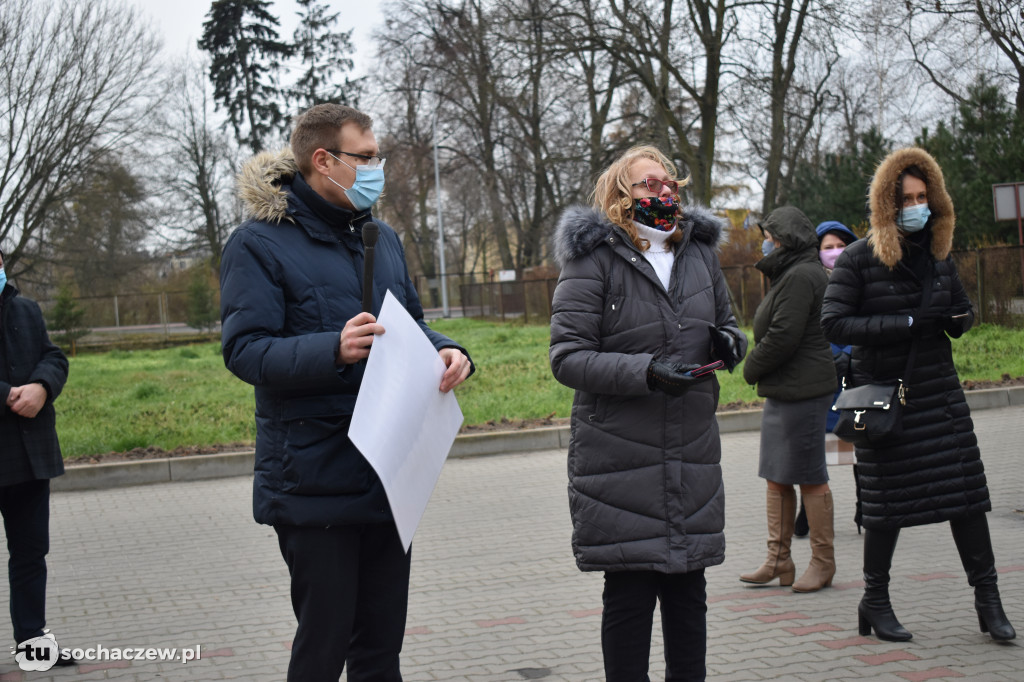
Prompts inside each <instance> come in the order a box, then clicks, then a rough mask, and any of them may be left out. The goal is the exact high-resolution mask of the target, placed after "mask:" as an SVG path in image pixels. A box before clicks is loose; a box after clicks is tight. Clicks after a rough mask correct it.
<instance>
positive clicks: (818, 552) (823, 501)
mask: <svg viewBox="0 0 1024 682" xmlns="http://www.w3.org/2000/svg"><path fill="white" fill-rule="evenodd" d="M804 508H805V509H806V510H807V524H808V525H809V526H810V527H811V563H810V565H809V566H808V567H807V570H806V571H805V572H804V574H803V575H802V576H800V579H799V580H797V581H796V582H795V583H793V591H794V592H817V591H818V590H820V589H821V588H823V587H828V586H829V585H831V584H832V577H833V576H834V575H835V574H836V553H835V548H834V547H833V544H832V543H833V540H834V539H835V532H834V531H833V528H832V521H833V509H832V493H830V492H829V493H825V494H824V495H804Z"/></svg>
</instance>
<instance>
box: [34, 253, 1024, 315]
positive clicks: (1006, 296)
mask: <svg viewBox="0 0 1024 682" xmlns="http://www.w3.org/2000/svg"><path fill="white" fill-rule="evenodd" d="M953 259H954V261H955V262H956V264H957V269H958V270H959V273H960V279H961V281H962V282H963V285H964V288H965V289H966V290H967V294H968V296H970V298H971V302H972V303H973V304H974V306H975V309H976V313H977V316H978V317H977V321H978V322H979V323H980V322H988V323H991V324H998V325H1001V326H1005V327H1024V248H1022V247H1020V246H996V247H987V248H983V249H972V250H967V251H956V252H954V253H953ZM722 271H723V273H724V275H725V279H726V282H727V283H728V286H729V293H730V296H731V298H732V304H733V310H734V312H735V314H736V317H737V319H738V320H739V321H740V323H741V324H750V322H751V320H752V319H753V316H754V311H756V310H757V306H758V304H759V303H760V302H761V299H762V298H764V295H765V293H766V292H767V283H766V282H765V280H764V279H763V278H762V276H761V273H760V271H758V270H757V268H755V267H754V266H753V265H733V266H725V267H723V268H722ZM489 279H490V278H489V277H488V276H487V275H485V274H484V273H456V274H450V275H447V276H446V279H445V281H447V284H448V287H447V288H448V305H449V308H450V312H451V314H452V315H455V316H464V317H475V318H485V319H493V320H503V321H505V320H517V321H522V322H530V323H538V324H546V323H547V322H548V320H549V319H550V318H551V299H552V296H553V295H554V291H555V284H556V283H557V279H553V278H548V279H528V280H515V281H511V282H494V281H489ZM441 282H442V280H441V278H439V277H424V276H419V277H417V278H416V279H415V286H416V289H417V292H418V294H419V296H420V301H421V302H422V303H423V307H424V308H425V309H427V310H428V311H432V313H433V314H432V315H431V316H432V317H436V316H437V314H438V313H439V310H440V308H441V307H442V302H443V295H442V289H441ZM213 294H214V296H215V300H216V299H219V292H218V291H216V289H214V291H213ZM76 303H77V304H78V305H79V306H80V307H81V308H82V309H84V311H85V316H84V320H83V323H84V326H86V327H89V328H104V329H112V330H118V329H127V328H132V327H145V326H154V325H158V326H161V327H164V328H166V327H169V326H175V325H182V324H183V323H184V321H185V318H186V315H185V311H186V307H187V305H188V292H186V291H162V292H153V293H128V294H120V295H118V296H106V297H101V296H87V297H83V298H78V299H76ZM53 304H54V301H40V305H41V306H42V307H43V309H44V310H49V309H50V308H52V306H53Z"/></svg>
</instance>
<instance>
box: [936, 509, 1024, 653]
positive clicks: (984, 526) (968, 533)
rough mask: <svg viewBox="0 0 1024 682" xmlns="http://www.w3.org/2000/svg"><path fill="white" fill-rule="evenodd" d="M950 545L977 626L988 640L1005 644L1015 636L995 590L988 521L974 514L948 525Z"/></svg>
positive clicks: (994, 569) (993, 558) (994, 560)
mask: <svg viewBox="0 0 1024 682" xmlns="http://www.w3.org/2000/svg"><path fill="white" fill-rule="evenodd" d="M949 525H950V527H951V528H952V530H953V541H954V542H955V543H956V549H957V551H958V552H959V553H960V561H961V562H962V563H963V565H964V570H965V571H966V572H967V582H968V583H969V584H970V585H971V587H973V588H974V608H975V610H976V611H977V612H978V626H979V627H980V628H981V631H982V632H987V633H989V634H990V635H992V639H996V640H1008V639H1013V638H1014V637H1016V636H1017V633H1016V632H1014V630H1013V626H1012V625H1010V621H1009V620H1008V619H1007V618H1006V614H1005V613H1004V612H1003V604H1002V602H1001V601H1000V600H999V588H998V587H997V586H996V582H997V577H996V559H995V555H994V554H993V552H992V536H991V535H990V534H989V531H988V518H987V517H986V516H985V515H984V514H975V515H974V516H969V517H967V518H965V519H957V520H955V521H950V523H949Z"/></svg>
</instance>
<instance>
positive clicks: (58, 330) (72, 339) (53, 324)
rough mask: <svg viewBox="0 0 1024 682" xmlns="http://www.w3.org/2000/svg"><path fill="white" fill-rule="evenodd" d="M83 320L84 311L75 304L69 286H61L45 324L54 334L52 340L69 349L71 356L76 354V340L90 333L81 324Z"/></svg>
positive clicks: (65, 284) (66, 284)
mask: <svg viewBox="0 0 1024 682" xmlns="http://www.w3.org/2000/svg"><path fill="white" fill-rule="evenodd" d="M84 319H85V310H83V309H82V308H81V306H79V305H78V303H76V302H75V298H74V294H73V293H72V292H71V286H70V285H69V284H68V283H67V282H65V283H63V284H61V285H60V288H59V289H58V291H57V299H56V301H55V302H54V306H53V309H52V310H51V311H50V313H49V315H47V324H48V325H49V327H50V329H51V330H52V331H53V332H55V333H54V335H53V340H54V341H56V342H57V343H58V344H59V345H61V346H64V347H66V348H70V349H71V355H72V356H74V355H76V354H77V352H78V348H77V343H78V339H80V338H82V337H83V336H85V335H86V334H88V333H89V331H90V329H89V328H88V327H86V326H85V325H84V324H83V320H84Z"/></svg>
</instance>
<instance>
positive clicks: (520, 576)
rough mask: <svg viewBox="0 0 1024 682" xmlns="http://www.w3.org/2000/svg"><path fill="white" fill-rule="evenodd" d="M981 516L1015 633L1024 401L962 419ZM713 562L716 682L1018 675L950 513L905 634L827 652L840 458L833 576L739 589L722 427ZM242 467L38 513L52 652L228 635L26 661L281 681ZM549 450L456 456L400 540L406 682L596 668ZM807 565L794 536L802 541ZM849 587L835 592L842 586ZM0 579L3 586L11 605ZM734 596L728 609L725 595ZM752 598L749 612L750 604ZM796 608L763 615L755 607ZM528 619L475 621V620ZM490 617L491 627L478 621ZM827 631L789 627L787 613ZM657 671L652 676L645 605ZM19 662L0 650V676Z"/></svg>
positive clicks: (266, 557)
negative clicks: (983, 504)
mask: <svg viewBox="0 0 1024 682" xmlns="http://www.w3.org/2000/svg"><path fill="white" fill-rule="evenodd" d="M973 416H974V419H975V423H976V425H977V431H978V436H979V440H980V443H981V447H982V457H983V459H984V461H985V465H986V469H987V474H988V480H989V487H990V491H991V494H992V502H993V512H992V513H991V514H990V515H989V523H990V526H991V529H992V536H993V539H994V544H995V551H996V563H997V566H998V567H999V568H1000V569H1001V573H1000V590H1001V592H1002V595H1003V603H1004V606H1005V607H1006V611H1007V614H1008V615H1009V617H1010V619H1011V621H1013V622H1014V623H1015V624H1016V625H1017V626H1018V627H1019V628H1022V629H1024V513H1021V512H1020V511H1018V510H1021V509H1024V460H1022V458H1021V454H1022V450H1021V444H1022V443H1024V406H1021V405H1015V406H1011V407H1004V408H999V409H988V410H983V411H977V412H975V413H974V415H973ZM722 443H723V470H724V472H725V481H726V500H727V506H726V514H727V518H726V522H727V525H726V538H727V543H728V546H727V558H726V561H725V564H724V565H722V566H720V567H716V568H713V569H709V570H708V571H707V578H708V596H709V598H710V604H709V613H708V632H709V640H708V670H709V678H710V679H715V680H735V681H736V682H747V681H756V680H771V679H778V680H797V681H802V680H807V681H820V680H864V679H871V680H879V681H886V680H893V681H894V682H899V681H901V680H903V679H904V678H902V677H899V676H898V674H897V673H901V672H902V673H906V672H910V671H922V670H930V669H933V668H942V667H945V668H949V669H950V670H953V671H956V672H958V673H960V674H962V675H964V678H963V679H970V680H993V681H994V682H999V681H1001V680H1015V681H1019V680H1021V679H1024V654H1022V653H1021V648H1020V646H1019V645H1017V644H1016V643H1012V644H1009V645H1000V644H997V643H995V642H992V641H991V639H990V638H989V637H988V636H987V635H983V634H981V633H980V632H979V631H978V627H977V619H976V618H975V615H974V611H973V606H972V595H971V590H970V587H969V586H968V585H967V582H966V579H965V577H964V574H963V569H962V567H961V566H960V563H959V559H958V557H957V554H956V549H955V547H954V545H953V541H952V537H951V535H950V532H949V528H948V526H947V525H936V526H925V527H921V528H913V529H907V530H906V531H904V532H903V534H902V535H901V537H900V542H899V545H898V547H897V550H896V556H895V560H894V565H893V571H892V574H893V581H892V593H893V602H894V606H895V609H896V613H897V614H898V615H899V617H900V618H901V620H902V621H903V623H904V624H905V625H906V626H907V627H908V629H910V630H911V631H912V632H913V633H914V639H913V640H912V641H911V642H908V643H905V644H894V643H879V642H878V641H877V640H875V639H874V638H870V641H871V642H872V643H870V644H857V645H853V646H846V647H842V648H836V649H833V648H828V647H826V646H824V645H823V644H822V643H823V642H842V641H845V640H850V639H853V638H855V637H857V631H856V627H857V620H856V608H857V602H858V601H859V599H860V592H861V588H860V585H861V583H860V582H859V581H860V580H861V575H860V558H861V551H862V549H861V545H862V536H860V535H858V534H857V529H856V527H855V526H854V524H853V522H852V518H853V507H854V489H853V479H852V473H851V469H850V467H833V468H832V469H831V470H830V473H831V475H832V482H831V485H832V487H833V490H834V496H835V503H836V556H837V564H838V573H837V575H836V579H835V584H836V586H837V587H836V588H833V589H827V590H823V591H822V592H818V593H815V594H809V595H797V594H794V593H793V592H791V591H789V590H785V589H778V587H773V588H748V587H745V586H744V585H742V584H741V583H740V582H739V581H738V576H739V574H740V573H742V572H744V571H747V570H750V569H751V568H753V567H755V566H756V565H757V564H758V563H760V562H761V561H762V560H763V558H764V552H765V541H764V540H765V539H764V533H765V520H764V512H763V507H764V503H763V499H764V483H763V481H762V480H761V479H759V478H757V475H756V470H757V448H758V435H757V433H756V432H749V431H738V432H735V433H727V434H725V435H723V438H722ZM250 496H251V478H250V477H235V478H224V479H212V480H196V481H190V482H174V483H160V484H155V485H147V486H137V487H123V488H109V489H103V490H83V491H71V490H65V491H60V492H55V493H54V495H53V501H52V509H51V527H52V537H51V552H50V557H49V567H50V575H49V594H48V600H49V601H48V617H49V627H50V628H51V629H52V630H53V631H54V633H55V635H56V636H57V640H58V642H60V643H61V644H62V645H64V646H79V647H88V646H95V645H96V644H102V645H103V646H106V647H108V648H110V647H125V646H152V647H176V648H179V649H180V648H182V647H192V646H195V645H196V644H201V645H202V647H203V651H204V652H210V653H214V652H217V651H218V650H221V652H222V653H223V650H226V649H230V650H231V654H232V655H222V656H210V657H208V658H203V659H202V660H200V661H196V662H193V663H189V664H187V665H182V664H180V663H175V662H169V661H164V662H144V661H133V662H132V665H131V666H130V667H128V668H114V669H107V670H96V671H92V672H88V673H81V672H79V671H78V670H77V669H68V670H59V671H58V670H54V671H50V672H48V673H35V674H31V677H28V676H27V675H28V674H26V676H24V677H23V679H26V680H31V681H33V682H34V681H36V680H40V681H43V680H57V681H58V682H64V681H65V680H76V681H77V680H153V679H161V680H169V681H172V682H174V681H178V680H182V681H184V680H221V679H228V680H253V681H255V682H261V681H262V680H281V679H283V678H284V673H285V670H286V669H287V665H288V655H289V654H288V648H287V644H288V642H289V641H290V640H291V637H292V634H293V632H294V626H295V624H294V620H293V615H292V613H291V607H290V602H289V599H288V578H287V570H286V568H285V566H284V563H283V561H282V560H281V558H280V554H279V552H278V548H277V542H276V537H275V535H274V533H273V531H272V530H271V529H269V528H266V527H262V526H258V525H256V524H255V523H254V522H253V521H252V517H251V498H250ZM570 534H571V527H570V524H569V520H568V511H567V500H566V493H565V453H564V451H563V450H561V449H555V450H547V451H538V452H530V453H514V454H507V455H499V456H492V457H478V458H459V459H452V460H450V461H449V462H448V463H447V464H446V466H445V469H444V471H443V473H442V475H441V479H440V481H439V483H438V488H437V491H436V492H435V495H434V498H433V500H432V501H431V504H430V506H429V507H428V509H427V513H426V516H425V518H424V521H423V524H422V526H421V528H420V530H419V532H418V534H417V536H416V540H415V542H414V547H413V574H412V589H411V595H410V606H409V620H408V627H409V628H424V629H423V630H414V632H413V634H410V635H408V636H407V637H406V644H405V650H404V651H403V656H402V661H403V672H404V676H405V678H406V679H407V680H409V681H410V682H420V681H422V682H430V681H435V680H444V681H446V682H455V681H458V680H472V681H473V682H491V681H501V682H505V681H509V680H512V681H516V680H521V679H524V678H523V676H522V675H520V674H519V673H518V672H516V671H517V670H519V669H526V668H533V669H540V668H547V669H549V670H550V674H549V675H548V676H547V677H544V678H542V679H544V680H547V681H548V682H554V681H557V680H566V681H570V682H581V681H591V680H599V679H601V678H602V677H603V672H602V663H601V652H600V615H599V614H598V613H597V612H596V610H598V609H600V606H601V589H602V580H601V576H600V575H599V574H593V573H586V574H585V573H580V572H579V571H578V570H577V569H576V567H575V564H574V562H573V559H572V555H571V550H570V544H569V538H570ZM793 553H794V559H795V560H796V561H797V563H798V564H800V568H801V569H802V568H803V565H804V564H806V562H807V561H808V560H809V559H810V550H809V545H808V544H807V542H805V541H803V540H799V539H797V540H795V541H794V546H793ZM844 585H846V586H848V587H847V589H839V588H840V587H842V586H844ZM6 590H7V587H6V584H3V585H0V599H2V600H6V599H7V596H8V595H7V591H6ZM730 607H732V608H730ZM748 607H750V608H748ZM790 612H796V613H801V614H804V615H805V616H806V617H805V618H799V619H787V620H782V621H779V622H774V623H772V622H769V623H765V622H762V621H761V620H758V619H757V617H756V616H759V615H760V616H777V615H780V614H786V613H790ZM506 618H520V619H522V620H523V621H525V622H523V623H508V624H499V625H493V626H492V627H481V623H480V622H482V621H500V620H502V619H506ZM485 624H486V623H485ZM803 626H808V627H810V626H821V627H828V628H835V629H824V630H821V631H812V632H809V633H806V634H800V635H796V634H791V633H790V632H789V631H787V630H785V628H787V627H803ZM654 629H655V632H654V636H653V642H652V662H651V678H652V679H653V680H658V679H663V676H664V662H663V659H662V657H663V647H662V643H661V634H660V631H659V630H660V626H659V624H658V622H657V619H655V628H654ZM889 651H908V652H910V653H912V654H913V655H915V656H917V657H919V659H920V660H917V661H907V660H894V661H891V662H886V663H882V664H879V665H869V664H867V663H864V662H862V661H861V660H859V659H857V658H856V657H857V656H865V655H867V656H873V655H878V654H881V653H885V652H889ZM17 672H18V669H17V666H16V665H14V662H13V660H12V659H7V661H0V676H6V675H10V676H11V677H14V676H15V674H16V673H17Z"/></svg>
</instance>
